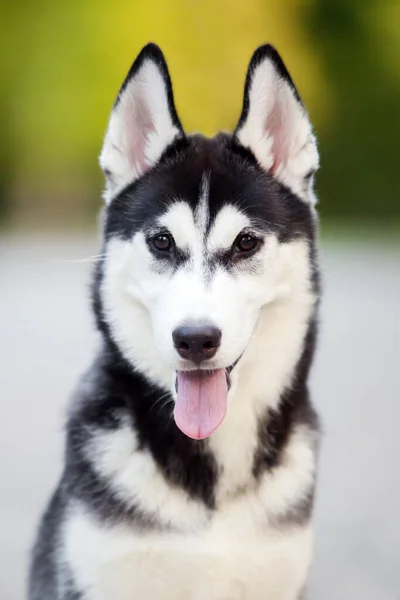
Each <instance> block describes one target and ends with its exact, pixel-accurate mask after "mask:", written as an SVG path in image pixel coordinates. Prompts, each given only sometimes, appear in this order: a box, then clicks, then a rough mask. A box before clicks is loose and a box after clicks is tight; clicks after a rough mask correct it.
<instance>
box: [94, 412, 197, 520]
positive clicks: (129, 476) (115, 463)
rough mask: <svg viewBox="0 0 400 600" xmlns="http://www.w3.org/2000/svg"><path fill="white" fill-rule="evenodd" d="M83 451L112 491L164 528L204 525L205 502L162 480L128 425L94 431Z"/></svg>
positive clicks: (153, 463) (160, 474) (149, 456)
mask: <svg viewBox="0 0 400 600" xmlns="http://www.w3.org/2000/svg"><path fill="white" fill-rule="evenodd" d="M154 409H155V410H160V407H155V408H154ZM86 452H87V459H88V460H90V461H91V462H92V464H93V468H94V469H95V471H97V472H98V473H99V475H101V477H104V478H105V479H106V480H107V481H110V483H111V486H112V490H113V492H114V493H115V494H116V495H117V496H118V497H119V498H120V499H121V500H123V501H124V503H125V504H126V505H127V506H130V507H136V508H139V510H143V511H144V512H147V513H150V514H152V515H154V516H155V517H156V518H157V519H158V520H159V522H160V523H161V524H162V525H163V526H165V527H173V528H177V529H181V530H183V531H196V530H198V529H199V528H200V527H204V525H205V523H206V521H207V510H206V509H205V506H204V504H203V503H201V502H197V501H194V500H192V499H191V498H190V497H189V495H188V494H187V493H186V492H185V491H184V490H183V489H181V488H179V487H174V486H171V485H170V484H169V483H168V482H167V481H166V480H165V479H164V477H163V475H162V473H160V471H159V469H158V467H157V465H156V464H155V462H154V460H153V458H152V456H151V454H150V453H149V452H148V451H147V450H139V449H138V443H137V439H136V435H135V432H134V430H133V429H132V427H130V426H129V425H128V424H126V425H124V426H122V427H120V428H119V429H118V430H117V431H102V430H100V429H96V430H94V431H93V432H92V435H91V437H90V441H89V443H88V445H87V447H86Z"/></svg>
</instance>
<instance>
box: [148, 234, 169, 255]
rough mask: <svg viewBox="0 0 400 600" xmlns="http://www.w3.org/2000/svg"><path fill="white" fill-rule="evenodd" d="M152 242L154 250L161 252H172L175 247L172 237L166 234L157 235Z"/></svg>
mask: <svg viewBox="0 0 400 600" xmlns="http://www.w3.org/2000/svg"><path fill="white" fill-rule="evenodd" d="M151 242H152V244H153V246H154V248H155V249H156V250H158V251H159V252H169V251H170V250H172V247H173V241H172V237H171V236H170V235H167V234H166V233H163V234H161V235H156V236H155V237H153V239H152V240H151Z"/></svg>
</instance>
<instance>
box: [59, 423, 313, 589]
mask: <svg viewBox="0 0 400 600" xmlns="http://www.w3.org/2000/svg"><path fill="white" fill-rule="evenodd" d="M118 436H119V437H115V434H113V437H112V438H109V439H108V440H106V439H105V438H104V434H102V435H101V439H100V438H99V439H97V440H96V439H95V438H93V444H92V445H90V448H91V450H92V451H95V452H94V454H93V456H96V460H95V461H94V464H96V465H97V468H98V470H99V471H100V472H101V473H102V475H103V476H105V475H106V476H107V477H108V478H109V479H110V480H112V481H113V482H114V483H115V492H116V493H118V495H120V497H122V498H124V500H125V501H126V500H127V499H128V498H131V499H132V502H134V503H135V504H136V505H139V506H140V507H142V508H147V509H148V510H151V512H153V513H154V514H156V515H157V517H158V520H159V522H160V523H161V528H160V530H159V531H157V532H151V533H145V532H143V531H140V530H138V529H135V528H133V527H132V528H131V527H129V526H128V525H126V524H125V525H119V526H108V525H105V524H103V523H100V522H99V521H98V520H97V519H96V518H95V517H93V516H92V515H91V514H90V513H89V512H88V511H87V510H85V509H84V508H83V507H82V506H80V505H75V506H73V507H71V510H70V513H69V517H68V519H67V521H66V522H65V528H64V543H63V546H64V556H65V558H66V560H67V562H68V564H69V565H70V567H71V569H72V573H73V576H74V578H75V579H76V581H77V584H78V585H79V587H81V588H83V589H85V590H87V598H88V600H150V599H153V598H154V599H155V600H181V599H182V600H297V597H298V594H299V593H300V590H301V588H302V587H303V585H304V583H305V581H306V577H307V572H308V568H309V564H310V557H311V548H312V534H311V528H310V525H309V524H306V525H303V526H300V525H294V524H290V523H284V524H283V525H282V526H281V527H279V526H277V525H276V524H277V523H279V520H280V518H282V517H283V516H284V515H285V514H287V511H288V510H290V509H291V508H292V507H293V506H295V505H296V503H298V502H301V500H302V499H304V498H305V497H306V496H307V494H308V493H309V491H310V486H311V485H312V483H313V479H314V475H315V456H314V450H313V440H312V439H310V435H309V432H308V430H306V429H304V428H303V427H299V428H298V429H297V430H296V431H294V432H293V433H292V435H291V437H290V440H289V442H288V444H287V446H286V448H285V451H284V454H283V456H282V459H281V463H280V466H278V467H276V468H275V469H274V470H273V471H272V472H270V473H269V472H266V473H265V474H264V476H263V477H262V478H261V480H260V481H258V482H254V484H253V485H250V486H247V488H246V491H242V492H241V491H240V487H239V488H237V487H236V486H234V487H236V493H235V494H229V492H228V489H230V490H233V489H234V487H232V486H227V485H226V480H225V481H224V478H223V477H222V478H221V481H220V485H219V490H217V508H216V510H215V511H214V512H213V514H212V515H210V514H209V513H208V511H207V509H206V508H205V507H204V505H203V504H202V503H201V502H199V501H196V500H193V499H191V498H190V497H189V496H188V495H187V494H186V493H184V492H183V491H182V490H180V489H177V488H176V487H173V486H171V485H169V484H168V483H167V481H166V480H165V479H164V477H163V476H162V474H161V473H160V472H159V471H158V469H157V467H156V466H155V464H154V462H153V460H152V459H151V457H150V455H148V454H147V453H146V452H142V451H141V452H138V450H137V448H136V445H135V443H134V441H133V438H132V431H131V430H130V431H128V430H126V431H125V432H124V430H121V431H120V432H119V434H118ZM100 448H101V449H102V452H99V450H100ZM228 473H229V471H228ZM236 483H238V484H240V481H239V480H238V481H237V482H236ZM171 531H175V533H172V532H171ZM176 532H178V533H176ZM85 600H86V597H85Z"/></svg>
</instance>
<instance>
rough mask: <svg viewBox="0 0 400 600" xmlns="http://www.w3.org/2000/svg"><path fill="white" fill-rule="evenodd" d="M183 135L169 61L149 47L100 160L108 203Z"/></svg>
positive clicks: (116, 110) (114, 116) (124, 90)
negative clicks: (169, 71) (175, 102)
mask: <svg viewBox="0 0 400 600" xmlns="http://www.w3.org/2000/svg"><path fill="white" fill-rule="evenodd" d="M183 135H184V133H183V129H182V125H181V123H180V121H179V118H178V115H177V113H176V109H175V105H174V99H173V94H172V85H171V79H170V76H169V73H168V67H167V64H166V62H165V58H164V55H163V53H162V52H161V50H160V48H159V47H158V46H156V45H155V44H148V45H147V46H145V47H144V48H143V50H142V51H141V52H140V54H139V56H138V57H137V59H136V60H135V62H134V63H133V65H132V67H131V69H130V71H129V73H128V75H127V77H126V79H125V81H124V83H123V84H122V87H121V89H120V91H119V94H118V97H117V99H116V101H115V104H114V106H113V109H112V111H111V116H110V121H109V124H108V129H107V133H106V136H105V140H104V145H103V149H102V152H101V155H100V166H101V168H102V170H103V172H104V174H105V176H106V191H105V194H104V197H105V200H106V202H109V201H110V200H111V199H112V198H113V197H114V196H115V195H116V194H117V193H118V192H119V191H121V190H122V189H123V188H124V187H125V186H127V185H128V184H129V183H132V182H133V181H135V180H136V179H138V178H139V177H141V176H142V175H143V174H144V173H145V172H146V171H148V170H149V169H151V168H152V167H153V166H154V165H155V164H156V163H157V161H158V160H159V158H160V157H161V155H162V154H163V152H164V150H165V149H166V148H167V147H168V146H169V145H170V144H171V143H172V142H173V141H174V140H175V139H176V138H177V137H181V136H183Z"/></svg>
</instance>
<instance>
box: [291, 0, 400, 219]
mask: <svg viewBox="0 0 400 600" xmlns="http://www.w3.org/2000/svg"><path fill="white" fill-rule="evenodd" d="M304 17H306V18H305V19H304V21H303V25H304V27H305V28H306V29H307V25H308V26H309V29H308V30H309V31H310V33H311V38H312V43H313V46H314V47H315V50H316V52H317V53H318V54H319V55H320V56H321V57H322V59H323V60H324V77H325V78H326V80H327V82H328V84H329V85H330V90H331V93H332V95H333V98H332V99H333V102H332V105H333V107H334V113H333V115H332V118H330V119H329V123H326V124H325V126H324V123H321V126H320V132H319V133H320V135H319V139H320V150H321V162H322V169H321V172H320V174H319V175H318V187H319V195H320V198H321V211H322V213H323V214H325V215H330V216H337V217H356V218H357V219H363V218H372V219H388V218H393V217H399V216H400V179H399V171H398V168H399V167H398V160H399V156H400V76H399V73H400V64H399V63H400V61H399V58H400V3H399V2H397V1H392V0H391V1H388V0H352V1H351V2H349V1H348V0H318V1H317V2H315V3H314V4H313V5H311V6H310V8H309V11H308V12H307V13H305V14H304Z"/></svg>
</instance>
